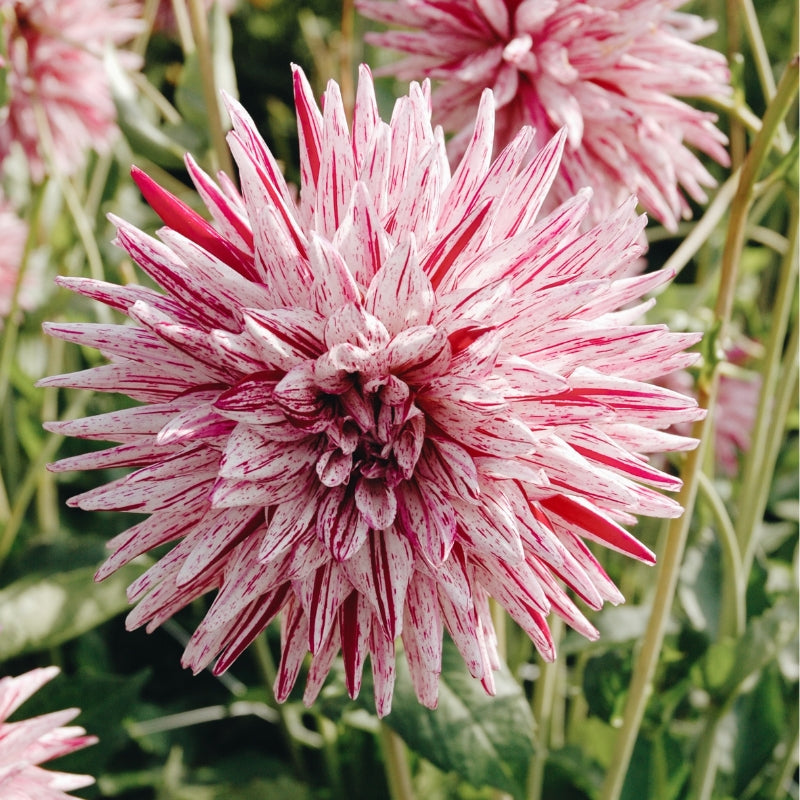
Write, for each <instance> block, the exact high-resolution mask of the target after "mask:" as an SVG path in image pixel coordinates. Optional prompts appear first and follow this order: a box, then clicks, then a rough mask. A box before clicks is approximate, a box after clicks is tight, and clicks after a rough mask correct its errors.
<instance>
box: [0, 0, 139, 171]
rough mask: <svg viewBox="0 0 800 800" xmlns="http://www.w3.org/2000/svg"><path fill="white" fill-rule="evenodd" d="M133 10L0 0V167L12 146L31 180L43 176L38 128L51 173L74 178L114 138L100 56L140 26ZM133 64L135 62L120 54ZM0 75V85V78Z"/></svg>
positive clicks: (101, 2) (62, 0)
mask: <svg viewBox="0 0 800 800" xmlns="http://www.w3.org/2000/svg"><path fill="white" fill-rule="evenodd" d="M138 12H139V4H138V3H136V2H125V1H124V0H120V1H119V2H115V0H15V2H0V37H2V41H1V42H0V46H1V47H2V52H3V53H4V54H5V60H6V64H5V81H6V87H5V90H4V92H2V93H0V97H5V102H6V104H5V106H0V161H2V160H3V159H4V158H5V157H6V156H7V155H8V154H9V152H10V150H11V147H12V145H13V144H14V143H15V142H17V143H18V144H19V145H20V146H21V147H22V149H23V151H24V153H25V156H26V158H27V161H28V165H29V168H30V172H31V176H32V178H33V179H34V180H35V181H40V180H41V179H42V178H43V176H44V174H45V172H46V167H45V162H46V157H45V150H44V149H43V148H42V142H41V138H42V127H43V126H42V124H40V121H39V120H37V116H39V117H41V118H44V119H45V120H46V122H47V126H46V127H47V132H46V133H45V134H44V135H45V136H49V137H50V138H51V139H52V149H53V156H54V158H55V161H56V165H57V167H58V169H59V170H61V171H62V172H64V173H67V174H69V173H71V172H74V171H75V170H76V169H77V168H79V167H80V166H81V165H82V164H83V162H84V159H85V156H86V153H87V151H89V150H91V149H95V150H99V151H102V150H104V149H105V148H107V147H108V144H109V142H110V140H111V138H112V136H113V135H114V134H115V133H116V130H117V128H116V122H115V120H116V110H115V108H114V102H113V100H112V98H111V91H110V89H109V85H108V80H107V78H106V71H105V67H104V65H103V51H104V49H105V48H106V46H107V45H119V44H122V43H124V42H126V41H128V40H129V39H130V38H131V37H132V36H133V35H134V34H135V33H136V32H137V31H138V30H139V28H140V25H141V23H140V21H139V20H138V19H136V17H137V14H138ZM121 60H122V62H123V63H125V64H127V65H129V66H133V65H134V64H135V63H137V62H138V59H136V57H134V56H133V54H132V53H125V54H122V58H121ZM2 76H3V73H2V72H0V80H2V79H3V77H2Z"/></svg>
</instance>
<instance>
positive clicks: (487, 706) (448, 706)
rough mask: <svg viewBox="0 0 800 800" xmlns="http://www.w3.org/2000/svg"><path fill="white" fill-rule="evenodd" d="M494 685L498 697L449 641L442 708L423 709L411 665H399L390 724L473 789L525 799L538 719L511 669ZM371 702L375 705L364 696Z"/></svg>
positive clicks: (497, 674) (401, 661)
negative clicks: (485, 788) (492, 789)
mask: <svg viewBox="0 0 800 800" xmlns="http://www.w3.org/2000/svg"><path fill="white" fill-rule="evenodd" d="M494 679H495V686H496V689H497V693H496V695H495V696H494V697H489V696H488V695H487V694H486V693H485V692H484V689H483V686H482V685H481V684H480V682H479V681H477V680H475V679H474V678H473V677H471V676H470V674H469V673H468V672H467V669H466V667H465V666H464V661H463V659H462V658H461V655H460V654H459V652H458V650H457V649H456V647H455V645H454V644H453V643H452V642H451V641H450V640H449V639H446V640H445V645H444V652H443V655H442V674H441V678H440V681H439V707H438V708H437V709H436V710H434V711H431V710H429V709H427V708H425V707H424V706H422V705H420V703H419V701H418V700H417V698H416V695H415V694H414V689H413V686H412V684H411V676H410V674H409V671H408V666H407V664H406V661H405V659H398V662H397V682H396V684H395V690H394V701H393V703H392V713H391V714H389V716H388V717H386V719H385V722H386V724H387V725H388V726H389V727H390V728H392V729H393V730H394V731H395V732H396V733H397V734H398V735H399V736H400V737H401V738H402V739H403V740H404V741H405V743H406V744H407V745H408V747H409V748H410V749H411V750H413V751H414V752H416V753H418V754H419V755H421V756H422V757H423V758H426V759H428V761H430V762H432V763H433V764H435V765H436V766H437V767H439V769H442V770H444V771H445V772H451V771H452V772H456V773H458V774H459V775H460V776H461V777H462V778H464V779H465V780H466V781H468V782H469V783H471V784H472V785H473V786H476V787H480V786H486V785H489V786H494V787H497V788H498V789H502V790H503V791H506V792H509V793H511V794H513V795H514V796H515V797H522V796H523V795H524V791H525V782H526V778H527V772H528V764H529V762H530V758H531V755H532V754H533V730H534V726H535V723H534V720H533V714H532V713H531V710H530V706H529V705H528V702H527V701H526V699H525V695H524V694H523V692H522V689H521V688H520V686H519V684H517V682H516V681H515V680H514V678H513V677H512V675H511V673H510V672H509V670H508V668H507V667H505V666H503V668H502V669H500V670H499V671H497V672H495V673H494ZM365 688H366V687H365ZM370 694H371V693H370ZM365 696H366V697H367V698H368V699H369V701H370V702H371V698H370V697H369V694H368V693H367V692H362V694H361V697H365Z"/></svg>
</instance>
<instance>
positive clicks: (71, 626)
mask: <svg viewBox="0 0 800 800" xmlns="http://www.w3.org/2000/svg"><path fill="white" fill-rule="evenodd" d="M95 570H96V567H95V566H89V567H80V568H78V569H73V570H69V571H66V572H57V573H54V574H52V575H41V574H40V575H29V576H27V577H25V578H21V579H19V580H17V581H15V582H14V583H12V584H11V585H10V586H8V587H6V588H5V589H3V590H2V591H0V661H4V660H6V659H9V658H12V657H14V656H19V655H22V654H24V653H30V652H35V651H38V650H44V649H46V648H48V647H56V646H58V645H60V644H62V643H63V642H67V641H69V640H70V639H74V638H75V637H76V636H80V635H81V634H83V633H86V631H90V630H92V628H95V627H97V626H98V625H100V624H101V623H103V622H105V621H106V620H109V619H111V618H112V617H114V616H116V615H117V614H119V613H121V612H122V611H125V610H126V609H127V608H128V607H129V603H128V598H127V597H126V595H125V588H126V586H127V585H128V584H129V583H131V582H132V581H133V580H134V579H135V578H137V577H138V576H139V575H141V573H142V565H141V563H135V564H127V565H126V566H124V567H122V568H121V569H119V570H118V571H117V572H115V573H114V574H113V575H112V576H111V577H110V578H107V579H106V580H105V581H103V582H102V583H95V582H94V573H95Z"/></svg>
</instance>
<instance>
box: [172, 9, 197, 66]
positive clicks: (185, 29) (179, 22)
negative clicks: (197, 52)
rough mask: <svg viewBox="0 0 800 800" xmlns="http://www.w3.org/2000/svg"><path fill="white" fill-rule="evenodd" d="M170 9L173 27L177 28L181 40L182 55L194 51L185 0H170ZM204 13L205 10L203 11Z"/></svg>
mask: <svg viewBox="0 0 800 800" xmlns="http://www.w3.org/2000/svg"><path fill="white" fill-rule="evenodd" d="M172 11H173V13H174V15H175V27H176V28H177V29H178V38H179V39H180V40H181V50H183V54H184V55H189V53H194V48H195V44H194V38H193V37H192V24H191V22H190V20H189V11H188V10H187V8H186V2H185V0H172ZM203 13H205V10H204V11H203Z"/></svg>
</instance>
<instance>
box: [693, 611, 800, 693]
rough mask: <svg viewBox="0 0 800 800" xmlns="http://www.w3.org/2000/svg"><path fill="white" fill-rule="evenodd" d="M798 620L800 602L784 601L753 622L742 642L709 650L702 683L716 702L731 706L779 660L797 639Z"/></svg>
mask: <svg viewBox="0 0 800 800" xmlns="http://www.w3.org/2000/svg"><path fill="white" fill-rule="evenodd" d="M797 616H798V612H797V603H796V600H795V599H792V600H790V599H789V598H782V599H781V601H779V602H778V603H776V604H775V605H774V606H773V607H772V608H770V609H768V610H767V611H765V612H764V614H762V615H761V616H760V617H756V618H755V619H751V620H750V621H749V622H748V625H747V630H746V631H745V633H744V636H742V637H741V638H740V639H735V640H734V639H725V640H722V641H720V642H715V643H714V644H713V645H712V646H711V647H709V649H708V652H707V653H706V655H705V657H704V658H703V659H702V661H701V662H700V663H699V664H698V665H697V667H698V670H699V679H700V682H701V683H702V685H703V687H704V688H705V689H706V690H707V691H708V692H709V694H711V696H712V697H713V698H714V699H715V700H716V702H718V703H721V704H727V703H729V702H731V701H732V700H733V699H735V697H736V695H738V694H739V693H740V692H741V691H742V688H743V685H744V684H745V683H746V682H747V681H748V680H749V679H750V678H752V677H753V676H755V675H756V674H757V673H758V672H759V671H760V670H761V669H763V668H764V667H765V666H766V665H767V664H769V663H770V662H772V661H774V660H775V658H776V657H777V655H778V653H779V651H780V650H781V649H782V648H783V647H784V646H785V645H786V644H787V643H788V642H789V641H790V640H791V639H792V637H793V636H795V634H796V632H797V622H798V619H797Z"/></svg>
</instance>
